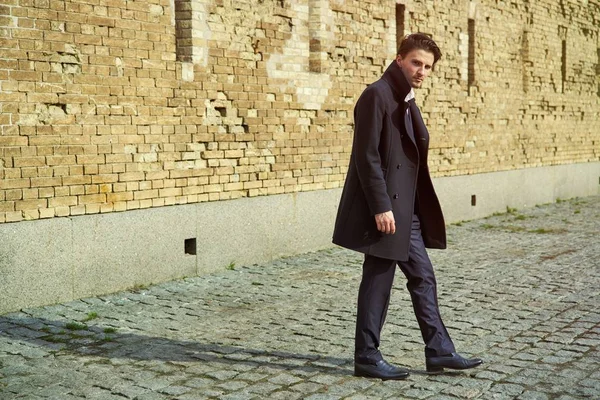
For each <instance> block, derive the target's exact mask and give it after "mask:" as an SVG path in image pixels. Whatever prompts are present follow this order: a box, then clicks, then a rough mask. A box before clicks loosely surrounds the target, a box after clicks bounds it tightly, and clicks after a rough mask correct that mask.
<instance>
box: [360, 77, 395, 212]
mask: <svg viewBox="0 0 600 400" xmlns="http://www.w3.org/2000/svg"><path fill="white" fill-rule="evenodd" d="M384 116H385V104H384V101H383V99H382V96H381V94H380V93H378V91H377V90H376V88H375V87H373V86H370V87H368V88H367V89H366V90H365V91H364V92H363V94H362V95H361V96H360V98H359V99H358V102H357V103H356V107H355V108H354V143H353V152H354V162H355V166H356V171H357V173H358V178H359V180H360V185H361V187H362V190H363V192H364V194H365V197H366V199H367V203H368V205H369V209H370V211H371V215H375V214H380V213H383V212H386V211H390V210H391V209H392V203H391V201H390V198H389V196H388V194H387V185H386V183H385V177H384V173H383V170H382V167H381V154H380V152H379V148H380V146H379V142H380V140H381V130H382V126H383V118H384Z"/></svg>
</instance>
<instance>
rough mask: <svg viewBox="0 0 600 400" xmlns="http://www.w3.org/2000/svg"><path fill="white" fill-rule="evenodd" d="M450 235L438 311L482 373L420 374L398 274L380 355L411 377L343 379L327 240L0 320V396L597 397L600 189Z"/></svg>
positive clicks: (348, 343) (441, 259)
mask: <svg viewBox="0 0 600 400" xmlns="http://www.w3.org/2000/svg"><path fill="white" fill-rule="evenodd" d="M448 238H449V248H448V250H444V251H431V252H430V256H431V258H432V260H433V263H434V266H435V267H436V274H437V279H438V284H439V296H440V304H441V312H442V316H443V317H444V321H445V322H446V325H447V327H448V329H449V331H450V334H451V335H452V337H453V339H454V341H455V343H456V345H457V349H458V351H459V352H461V353H463V354H466V355H469V356H477V357H481V358H483V359H484V360H485V364H484V365H483V366H482V367H480V368H476V369H473V370H468V371H465V372H445V373H443V374H440V375H428V374H426V373H425V372H424V368H425V361H424V357H423V344H422V341H421V337H420V333H419V331H418V326H417V323H416V320H415V318H414V315H413V312H412V306H411V304H410V298H409V295H408V292H407V291H406V289H405V287H404V277H403V276H402V274H401V273H400V272H398V273H397V274H396V282H395V285H394V290H393V293H392V299H391V305H390V309H389V312H388V319H387V323H386V325H385V327H384V331H383V335H382V340H383V342H382V347H381V350H382V352H383V354H384V356H385V357H386V358H387V359H388V361H390V362H393V363H396V364H398V365H401V366H405V367H408V368H409V369H410V370H411V376H410V377H409V378H408V379H407V380H405V381H386V382H382V381H379V380H368V379H363V378H355V377H353V376H352V368H353V361H352V354H353V337H354V322H355V305H356V295H357V290H358V284H359V281H360V272H361V257H360V255H358V254H356V253H352V252H350V251H346V250H342V249H339V248H334V249H329V250H324V251H320V252H314V253H309V254H303V255H300V256H295V257H290V258H286V259H281V260H278V261H276V262H272V263H268V264H264V265H248V266H242V265H229V266H228V265H227V264H228V262H224V263H223V264H224V265H223V268H222V271H220V272H218V273H214V274H210V275H206V276H202V277H194V278H189V279H185V280H181V281H176V282H170V283H166V284H160V285H156V286H152V287H149V288H137V289H136V290H134V291H130V292H122V293H118V294H114V295H109V296H104V297H99V298H89V299H83V300H80V301H74V302H70V303H65V304H59V305H54V306H49V307H43V308H34V309H26V310H22V311H21V312H18V313H11V314H6V315H3V316H0V399H2V400H8V399H58V400H68V399H82V398H85V399H101V400H108V399H123V398H127V399H140V400H141V399H144V400H150V399H182V400H183V399H194V400H198V399H209V398H210V399H224V400H225V399H284V400H291V399H312V400H317V399H353V400H362V399H424V398H430V399H455V398H460V399H524V400H525V399H527V400H533V399H540V400H542V399H561V400H567V399H582V398H591V399H598V398H600V197H591V198H584V199H573V200H568V201H558V202H557V203H553V204H548V205H543V206H538V207H534V208H531V209H527V210H511V209H509V210H507V212H506V213H503V214H501V215H494V216H492V217H489V218H485V219H481V220H476V221H469V222H463V223H458V224H454V225H452V226H450V227H449V229H448ZM257 240H260V238H257ZM232 245H235V243H232Z"/></svg>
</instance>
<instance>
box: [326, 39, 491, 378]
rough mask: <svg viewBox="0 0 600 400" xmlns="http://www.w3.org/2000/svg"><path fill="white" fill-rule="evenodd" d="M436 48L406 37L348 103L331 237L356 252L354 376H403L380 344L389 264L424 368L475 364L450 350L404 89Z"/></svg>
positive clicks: (416, 116) (430, 204)
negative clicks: (346, 162)
mask: <svg viewBox="0 0 600 400" xmlns="http://www.w3.org/2000/svg"><path fill="white" fill-rule="evenodd" d="M441 55H442V54H441V52H440V49H439V48H438V46H437V45H436V43H435V42H434V41H433V40H432V39H431V38H430V37H429V36H427V35H425V34H421V33H415V34H411V35H408V36H406V37H405V38H404V40H403V41H402V43H401V44H400V48H399V49H398V55H397V57H396V60H395V61H393V62H392V63H391V65H390V66H389V67H388V68H387V70H386V71H385V73H384V74H383V76H382V78H381V79H379V80H378V81H376V82H375V83H373V84H372V85H370V86H369V87H367V88H366V89H365V91H364V92H363V93H362V95H361V96H360V98H359V99H358V102H357V103H356V107H355V109H354V123H355V129H354V142H353V146H352V154H351V157H350V166H349V168H348V174H347V177H346V183H345V185H344V190H343V193H342V198H341V201H340V206H339V209H338V214H337V219H336V223H335V230H334V234H333V242H334V243H336V244H338V245H340V246H343V247H346V248H349V249H352V250H356V251H359V252H362V253H364V254H365V260H364V264H363V276H362V281H361V284H360V289H359V293H358V312H357V320H356V339H355V354H354V374H355V375H356V376H364V377H369V378H380V379H404V378H406V377H407V376H408V375H409V373H408V371H407V370H406V369H403V368H398V367H396V366H393V365H391V364H389V363H387V362H386V361H385V360H384V359H383V357H382V356H381V353H380V352H379V338H380V333H381V328H382V327H383V323H384V321H385V317H386V312H387V308H388V304H389V298H390V292H391V289H392V282H393V279H394V272H395V269H396V265H398V266H399V267H400V269H401V270H402V272H403V273H404V275H405V276H406V278H407V288H408V290H409V292H410V295H411V299H412V303H413V309H414V312H415V315H416V317H417V321H418V323H419V327H420V329H421V334H422V336H423V341H424V342H425V360H426V368H427V371H429V372H439V371H443V369H444V368H450V369H467V368H473V367H476V366H478V365H480V364H482V361H481V360H480V359H465V358H463V357H462V356H460V355H459V354H457V353H456V350H455V349H454V344H453V343H452V340H451V339H450V336H449V334H448V331H447V330H446V327H445V326H444V323H443V322H442V318H441V316H440V312H439V308H438V302H437V292H436V281H435V275H434V272H433V267H432V265H431V261H430V260H429V257H428V255H427V251H426V250H425V248H426V247H429V248H439V249H443V248H446V230H445V224H444V217H443V215H442V210H441V208H440V204H439V202H438V199H437V196H436V194H435V191H434V189H433V184H432V182H431V178H430V176H429V169H428V167H427V151H428V148H429V133H428V131H427V128H426V127H425V124H424V123H423V119H422V118H421V114H420V112H419V109H418V108H417V106H416V104H415V101H414V95H415V93H414V90H413V89H417V88H420V87H421V85H422V84H423V80H424V79H425V78H427V76H429V74H430V73H431V72H432V71H433V68H434V66H435V64H436V63H437V61H438V60H439V59H440V57H441Z"/></svg>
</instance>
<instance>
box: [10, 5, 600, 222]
mask: <svg viewBox="0 0 600 400" xmlns="http://www.w3.org/2000/svg"><path fill="white" fill-rule="evenodd" d="M434 4H435V5H434ZM398 7H399V6H397V4H396V2H394V1H374V0H360V1H352V0H347V1H342V0H252V1H250V0H235V1H234V0H194V1H189V0H186V1H180V0H175V1H174V2H170V1H165V0H144V1H141V0H139V1H125V0H81V1H76V0H73V1H60V0H3V2H2V4H1V5H0V223H5V222H14V221H21V220H29V219H39V218H52V217H55V216H73V215H81V214H93V213H104V212H113V211H124V210H131V209H139V208H148V207H160V206H166V205H173V204H185V203H194V202H203V201H216V200H225V199H234V198H240V197H245V196H260V195H270V194H278V193H290V192H298V191H309V190H319V189H329V188H337V187H340V186H341V185H343V180H344V176H345V172H346V169H347V163H348V157H349V151H350V145H351V140H352V109H353V105H354V102H355V101H356V99H357V97H358V95H359V94H360V93H361V91H362V90H363V89H364V87H365V86H366V85H367V84H368V83H370V82H372V81H374V80H375V79H377V78H378V77H379V76H380V75H381V73H382V71H383V70H384V69H385V67H386V66H387V63H388V62H389V61H390V60H391V59H392V58H393V56H394V54H395V48H396V43H397V33H396V32H397V29H396V27H397V26H399V27H400V26H404V29H405V30H406V32H405V33H407V32H415V31H423V32H427V33H430V34H432V35H433V37H434V38H435V39H436V41H437V42H438V44H439V45H440V47H441V48H442V51H443V52H444V57H443V59H442V60H441V62H440V63H439V65H438V66H437V67H436V71H435V73H434V76H433V77H432V78H431V80H430V81H429V82H428V83H426V86H425V88H424V89H422V90H420V91H419V92H418V93H417V96H418V102H419V103H420V104H421V105H422V111H423V115H424V117H425V119H426V122H427V124H428V126H429V128H430V132H431V135H432V148H431V156H430V167H431V170H432V172H433V173H434V175H436V176H447V175H461V174H473V173H481V172H490V171H502V170H510V169H516V168H523V167H535V166H550V165H557V164H566V163H578V162H590V161H598V160H600V122H599V121H600V39H599V30H600V28H599V27H600V3H599V2H598V1H597V0H589V1H574V0H570V1H567V0H563V1H560V2H556V1H550V0H540V1H536V2H531V1H526V0H513V1H502V0H497V1H479V2H469V1H458V2H457V1H450V0H443V1H436V2H435V3H434V2H431V1H417V0H406V1H404V2H402V4H401V8H398ZM398 10H400V11H398ZM469 20H471V22H469ZM399 30H401V29H399Z"/></svg>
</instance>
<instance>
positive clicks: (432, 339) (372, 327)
mask: <svg viewBox="0 0 600 400" xmlns="http://www.w3.org/2000/svg"><path fill="white" fill-rule="evenodd" d="M396 265H398V266H399V267H400V269H401V270H402V272H403V273H404V275H405V276H406V279H407V283H406V287H407V288H408V291H409V292H410V296H411V299H412V304H413V309H414V312H415V316H416V317H417V322H418V323H419V328H421V335H422V336H423V341H424V342H425V356H426V357H429V356H437V355H444V354H448V353H453V352H454V351H455V349H454V344H453V343H452V339H450V335H449V334H448V331H447V330H446V327H445V326H444V323H443V322H442V317H441V316H440V311H439V307H438V301H437V287H436V280H435V275H434V272H433V266H432V265H431V261H430V260H429V256H428V255H427V251H426V249H425V244H424V243H423V237H422V236H421V224H420V222H419V218H418V216H417V215H414V216H413V220H412V228H411V235H410V249H409V259H408V261H405V262H404V261H400V262H399V261H395V260H388V259H384V258H379V257H374V256H369V255H366V256H365V261H364V264H363V275H362V281H361V283H360V289H359V291H358V310H357V318H356V338H355V353H354V359H355V361H357V362H360V363H374V362H377V361H378V360H380V359H381V358H382V356H381V353H380V352H379V341H380V335H381V329H382V328H383V323H384V322H385V317H386V314H387V309H388V305H389V303H390V293H391V290H392V283H393V281H394V273H395V271H396Z"/></svg>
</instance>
